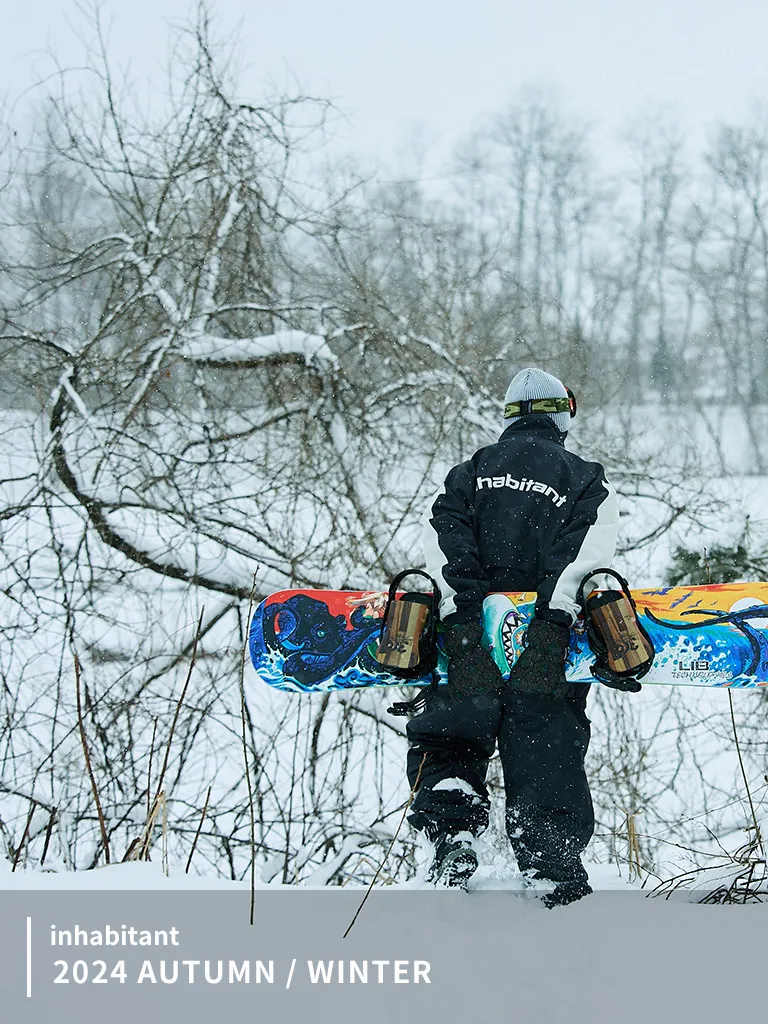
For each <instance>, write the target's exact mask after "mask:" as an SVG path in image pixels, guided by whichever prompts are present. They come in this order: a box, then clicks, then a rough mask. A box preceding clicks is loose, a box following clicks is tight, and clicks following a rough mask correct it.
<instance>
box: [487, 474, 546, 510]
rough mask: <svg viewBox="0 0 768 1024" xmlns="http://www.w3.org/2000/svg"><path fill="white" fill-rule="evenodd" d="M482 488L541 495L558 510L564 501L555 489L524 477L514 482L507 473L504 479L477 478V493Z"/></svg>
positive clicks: (494, 477)
mask: <svg viewBox="0 0 768 1024" xmlns="http://www.w3.org/2000/svg"><path fill="white" fill-rule="evenodd" d="M484 486H485V489H486V490H488V489H490V488H491V487H509V488H510V489H511V490H513V491H535V492H536V493H537V494H543V495H544V496H545V497H547V498H551V499H552V501H553V502H554V504H555V505H557V507H558V508H560V507H561V506H562V505H564V504H565V499H566V495H565V494H562V495H561V494H558V493H557V491H556V490H555V488H554V487H550V486H549V484H543V483H541V481H540V480H528V479H526V478H525V477H523V479H522V480H516V479H515V478H514V477H513V476H512V474H511V473H507V475H506V476H505V477H504V476H479V477H477V489H478V491H482V490H483V487H484Z"/></svg>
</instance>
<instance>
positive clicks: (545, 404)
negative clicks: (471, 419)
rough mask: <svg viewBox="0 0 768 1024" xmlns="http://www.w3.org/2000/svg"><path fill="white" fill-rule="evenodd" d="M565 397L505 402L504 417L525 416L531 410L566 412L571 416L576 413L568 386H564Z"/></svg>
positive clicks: (572, 395) (574, 399) (572, 394)
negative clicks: (566, 393) (566, 394)
mask: <svg viewBox="0 0 768 1024" xmlns="http://www.w3.org/2000/svg"><path fill="white" fill-rule="evenodd" d="M566 391H567V392H568V397H567V398H528V399H525V400H523V401H521V402H507V404H506V405H505V406H504V419H505V420H508V419H509V418H510V417H512V416H527V415H528V413H531V412H544V413H553V412H567V413H568V414H569V415H570V416H571V418H573V417H574V416H575V415H576V397H575V395H574V393H573V392H572V391H571V389H570V388H566Z"/></svg>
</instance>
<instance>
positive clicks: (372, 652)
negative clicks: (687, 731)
mask: <svg viewBox="0 0 768 1024" xmlns="http://www.w3.org/2000/svg"><path fill="white" fill-rule="evenodd" d="M632 596H633V598H634V600H635V603H636V606H637V614H638V619H639V621H640V622H641V624H642V625H643V626H644V628H645V629H646V631H647V632H648V635H649V637H650V639H651V641H652V643H653V646H654V649H655V651H656V657H655V660H654V663H653V666H652V668H651V670H650V672H649V673H648V674H647V675H646V676H644V677H643V683H650V684H653V683H657V684H667V685H677V686H720V687H722V686H734V687H759V686H766V685H768V583H722V584H711V585H708V586H700V587H663V588H658V589H654V590H634V591H632ZM386 601H387V594H386V592H383V593H382V592H379V591H371V592H365V591H348V590H283V591H280V592H278V593H276V594H271V595H270V596H269V597H267V598H265V600H264V601H262V603H261V604H260V605H259V606H258V608H256V610H255V612H254V615H253V619H252V621H251V625H250V631H249V637H248V644H249V651H250V656H251V662H252V664H253V667H254V669H255V671H256V673H257V675H258V676H259V678H260V679H261V680H262V681H263V682H265V683H267V684H268V685H269V686H273V687H275V688H276V689H279V690H287V691H293V692H300V693H316V692H326V691H328V690H345V689H354V688H357V687H360V686H403V685H415V686H427V685H429V683H430V681H431V677H430V676H429V675H427V676H425V677H424V678H423V679H416V680H410V681H409V682H408V684H404V681H403V680H402V679H399V678H397V677H396V676H393V675H392V674H391V673H389V672H388V671H386V669H385V668H384V667H383V666H382V665H380V664H379V662H378V661H377V660H376V651H377V649H378V638H379V631H380V628H381V617H382V615H383V614H384V609H385V606H386ZM535 603H536V594H535V593H517V594H506V593H505V594H489V595H488V597H487V598H486V599H485V602H484V604H483V616H484V625H485V637H486V641H487V643H488V646H489V649H490V651H491V653H492V655H493V658H494V660H495V661H496V663H497V665H498V666H499V668H500V669H501V672H502V674H503V675H504V676H508V675H509V673H510V670H511V668H512V666H513V665H514V663H515V661H516V660H517V658H518V657H519V656H520V653H521V652H522V650H523V646H524V636H525V631H526V629H527V627H528V623H529V622H530V620H531V617H532V616H533V612H534V607H535ZM438 645H439V648H440V659H439V666H438V671H439V676H440V682H441V683H444V682H445V681H446V663H447V659H446V656H445V653H444V651H443V648H442V637H441V635H440V634H438ZM593 662H594V655H593V654H592V651H591V650H590V648H589V645H588V643H587V637H586V628H585V624H584V622H583V620H581V619H579V620H578V621H577V622H576V623H575V625H574V627H573V629H572V630H571V637H570V644H569V649H568V656H567V660H566V677H567V678H568V680H569V681H570V682H573V683H591V682H594V677H593V676H592V674H591V672H590V666H591V665H592V663H593Z"/></svg>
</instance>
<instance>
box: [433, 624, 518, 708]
mask: <svg viewBox="0 0 768 1024" xmlns="http://www.w3.org/2000/svg"><path fill="white" fill-rule="evenodd" d="M482 639H483V627H482V626H480V625H479V624H478V623H476V622H461V623H459V624H458V625H456V626H451V627H450V629H448V631H447V632H446V634H445V649H446V651H447V652H448V692H449V693H451V694H455V695H456V696H458V697H479V696H481V695H483V694H494V693H499V692H500V691H501V690H502V688H503V687H504V686H505V682H504V677H503V676H502V674H501V672H500V671H499V668H498V666H497V664H496V662H495V661H494V660H493V658H492V657H491V655H490V654H489V653H488V651H486V649H485V648H484V647H483V644H482Z"/></svg>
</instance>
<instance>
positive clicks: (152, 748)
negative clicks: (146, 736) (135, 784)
mask: <svg viewBox="0 0 768 1024" xmlns="http://www.w3.org/2000/svg"><path fill="white" fill-rule="evenodd" d="M156 735H157V716H155V717H154V718H153V719H152V742H151V743H150V745H149V765H148V766H147V819H149V815H150V814H151V813H152V804H151V802H150V801H151V800H152V796H151V794H152V759H153V758H154V756H155V736H156Z"/></svg>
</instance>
